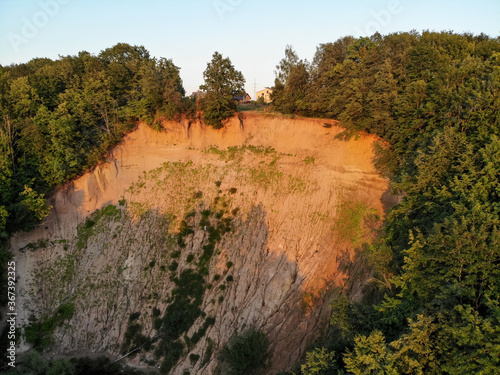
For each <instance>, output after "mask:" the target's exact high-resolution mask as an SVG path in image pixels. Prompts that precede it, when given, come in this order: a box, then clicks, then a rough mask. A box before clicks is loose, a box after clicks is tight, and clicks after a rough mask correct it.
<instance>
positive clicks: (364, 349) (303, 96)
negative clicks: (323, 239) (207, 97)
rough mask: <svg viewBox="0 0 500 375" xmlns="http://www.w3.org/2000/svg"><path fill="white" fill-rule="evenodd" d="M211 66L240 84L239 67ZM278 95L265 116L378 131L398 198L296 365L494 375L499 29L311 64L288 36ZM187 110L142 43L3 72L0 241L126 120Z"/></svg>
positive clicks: (381, 46) (342, 53) (364, 41)
mask: <svg viewBox="0 0 500 375" xmlns="http://www.w3.org/2000/svg"><path fill="white" fill-rule="evenodd" d="M216 62H217V63H218V64H220V65H224V66H225V69H229V71H230V72H231V77H233V78H232V79H233V80H234V82H236V84H235V88H236V89H238V90H240V89H241V87H242V84H243V82H244V78H243V76H242V75H241V73H239V72H237V71H234V67H232V65H231V64H230V61H229V60H227V61H226V60H223V59H222V57H221V56H220V55H218V54H214V60H213V63H214V64H215V63H216ZM211 67H213V66H211V65H210V64H209V66H208V67H207V72H206V73H207V74H209V73H208V72H209V68H211ZM212 86H214V84H212ZM215 86H217V85H215ZM219 86H220V85H219ZM222 86H223V85H222ZM210 87H211V84H210V82H209V80H207V77H206V84H205V88H207V89H210ZM273 89H274V91H273V103H272V105H271V107H272V108H273V110H274V111H276V112H280V113H282V114H284V115H287V116H305V117H319V118H325V119H335V120H338V121H339V122H340V125H341V126H342V127H343V128H344V129H345V130H344V131H343V133H342V134H341V138H343V139H348V138H350V137H356V136H357V135H356V134H357V133H358V132H359V131H364V132H368V133H371V134H375V135H377V136H378V137H380V141H379V142H378V143H377V150H376V151H377V158H376V160H375V163H376V166H377V168H378V170H379V172H380V173H381V174H382V175H384V176H385V177H387V178H388V179H389V180H390V182H391V186H392V189H393V191H394V192H395V193H398V194H403V195H404V198H403V200H402V202H401V203H400V204H398V205H397V206H395V207H394V208H393V209H391V210H390V211H389V212H388V214H387V216H386V219H385V223H384V225H383V227H382V228H381V229H380V233H379V237H378V240H377V241H376V242H375V243H372V244H369V245H368V244H365V245H363V246H360V247H359V248H358V249H357V250H356V251H357V256H358V257H360V258H362V259H365V260H366V262H368V263H369V264H370V266H371V269H372V277H371V278H370V281H369V282H368V283H367V285H366V287H365V292H364V298H363V299H362V300H360V301H352V300H351V299H350V298H349V296H348V295H347V294H345V293H343V291H342V290H339V291H338V292H337V296H336V298H335V299H334V301H333V303H332V306H331V307H332V318H331V322H330V323H331V324H330V326H329V328H328V330H327V331H326V332H324V335H323V337H322V339H321V340H319V341H318V342H317V343H316V344H315V345H314V347H313V348H311V350H309V351H308V352H307V354H306V356H305V358H304V362H303V363H302V364H298V365H297V366H296V368H295V369H294V374H297V375H298V374H303V375H313V374H317V375H327V374H348V373H349V374H479V373H481V374H496V373H498V372H499V368H500V229H499V226H500V139H499V137H500V38H492V37H489V36H486V35H483V34H481V35H472V34H456V33H453V32H429V31H424V32H415V31H412V32H401V33H394V34H389V35H385V36H382V35H380V34H378V33H377V34H374V35H373V36H371V37H369V38H368V37H362V38H354V37H343V38H340V39H338V40H337V41H335V42H333V43H325V44H321V45H320V46H318V47H317V51H316V54H315V56H314V58H313V59H312V62H309V61H307V60H305V59H300V58H299V57H298V55H297V54H296V52H295V51H294V50H293V48H292V47H291V46H289V47H287V48H286V50H285V57H284V58H283V59H282V60H281V61H280V62H279V64H278V65H277V67H276V80H275V85H274V87H273ZM233 91H235V90H232V89H230V90H229V91H227V93H224V97H225V98H226V99H227V97H228V96H230V95H233V94H234V92H233ZM226 102H227V103H226V107H225V108H224V116H222V117H221V116H212V117H208V119H209V121H208V123H210V121H214V122H213V124H211V125H212V126H214V127H216V128H218V127H219V126H220V124H222V121H223V119H224V118H225V117H227V116H228V114H229V113H230V112H231V111H234V110H235V108H236V107H235V105H234V103H233V102H232V101H231V100H229V101H227V100H226ZM212 104H213V103H212ZM212 107H213V106H212ZM212 107H210V106H207V108H212ZM197 109H200V108H197V107H196V104H194V102H193V101H192V100H190V99H188V98H185V93H184V89H183V87H182V82H181V79H180V76H179V68H178V67H177V66H175V65H174V64H173V62H172V61H171V60H168V59H164V58H161V59H156V58H152V57H151V56H150V55H149V52H148V51H147V50H146V49H145V48H144V47H137V46H130V45H128V44H118V45H116V46H114V47H112V48H109V49H106V50H104V51H102V52H101V53H100V54H99V55H98V56H94V55H91V54H89V53H87V52H81V53H79V54H78V56H65V57H60V59H58V60H56V61H53V60H50V59H34V60H31V61H30V62H28V63H25V64H19V65H11V66H6V67H0V114H1V119H0V236H1V237H2V238H3V240H5V239H6V238H8V236H9V235H11V234H12V233H14V232H15V231H18V230H29V229H30V228H33V226H35V225H38V223H39V222H40V219H41V218H43V217H44V216H45V215H46V214H47V212H48V210H49V207H47V205H46V204H45V198H46V197H47V196H48V195H49V194H50V192H51V191H53V189H55V188H56V187H58V186H61V185H62V184H64V183H66V182H67V181H70V180H71V179H72V178H74V177H76V176H78V175H80V174H81V173H83V172H84V171H86V170H89V169H91V168H92V167H93V166H95V165H96V164H97V163H98V162H99V161H100V160H102V158H103V157H104V156H105V154H106V152H107V150H109V148H110V147H111V146H112V145H114V144H116V143H117V142H119V141H120V140H121V139H122V137H123V135H124V134H125V133H126V132H127V131H129V130H130V129H132V128H133V127H134V126H135V124H136V123H137V121H140V120H142V121H145V122H146V123H148V124H150V125H151V126H153V127H155V126H156V127H158V128H159V121H160V119H162V118H168V119H179V118H180V117H181V116H193V113H194V112H195V111H196V110H197ZM6 257H8V254H7V253H6V251H5V250H4V249H3V250H2V258H6ZM3 263H6V262H3ZM4 294H5V293H2V298H3V296H4ZM285 373H286V372H283V374H285Z"/></svg>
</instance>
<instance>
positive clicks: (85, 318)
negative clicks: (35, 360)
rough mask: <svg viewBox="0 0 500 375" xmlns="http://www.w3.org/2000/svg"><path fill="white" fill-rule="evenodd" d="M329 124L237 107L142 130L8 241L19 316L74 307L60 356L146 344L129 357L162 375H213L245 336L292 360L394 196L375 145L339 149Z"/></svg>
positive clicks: (275, 360)
mask: <svg viewBox="0 0 500 375" xmlns="http://www.w3.org/2000/svg"><path fill="white" fill-rule="evenodd" d="M327 123H328V124H329V125H325V121H324V120H315V119H287V118H281V117H272V116H267V115H262V114H255V113H246V114H240V117H239V118H238V117H236V116H235V117H234V118H232V119H231V120H230V121H229V123H228V124H227V126H226V127H225V128H224V129H221V130H213V129H211V128H207V127H206V126H204V125H202V124H200V123H198V122H193V123H188V122H181V123H174V122H168V123H166V124H165V129H164V131H163V132H155V131H153V130H152V129H150V128H149V127H147V126H145V125H139V127H138V129H137V130H135V131H134V132H132V133H130V134H129V135H128V136H127V137H126V138H125V140H124V142H123V143H122V144H121V145H119V146H118V147H116V148H115V149H114V150H113V152H112V154H111V155H109V157H108V159H107V162H106V163H105V164H103V165H101V166H99V167H97V168H96V169H95V170H94V171H93V172H89V173H87V174H85V175H84V176H82V177H81V178H79V179H77V180H75V181H73V182H72V183H71V184H68V185H67V186H65V187H64V188H62V189H60V190H59V191H58V192H57V193H56V194H54V196H53V197H51V198H50V199H49V204H51V205H52V206H53V210H52V212H51V214H50V216H48V217H47V218H46V220H45V221H44V223H43V224H42V225H41V226H40V227H39V228H38V229H37V230H35V231H34V232H31V233H22V234H19V235H17V236H15V237H14V238H12V239H11V241H10V246H11V249H12V250H13V251H14V254H15V259H16V261H17V268H18V272H19V281H18V290H19V291H20V296H19V298H20V301H19V302H18V304H19V305H20V306H21V305H22V306H23V307H22V311H19V313H20V315H19V317H18V319H20V320H21V321H22V322H24V323H25V324H28V317H29V316H30V315H35V316H37V317H40V316H42V315H43V314H51V313H54V312H55V311H56V310H57V308H58V307H59V306H61V305H63V304H71V306H74V314H73V316H72V318H71V319H69V320H67V321H66V322H65V324H64V325H61V326H60V327H59V328H57V330H56V331H55V334H54V342H55V351H56V352H58V353H72V352H77V353H92V352H97V353H107V354H109V355H112V356H116V357H118V356H119V355H120V353H125V352H128V351H131V350H134V349H135V348H137V347H139V346H141V345H144V346H143V349H142V350H141V351H138V354H137V355H135V356H130V357H127V361H128V362H129V363H132V364H137V365H140V366H143V367H149V366H151V367H152V366H155V367H158V365H159V364H163V365H162V366H163V370H164V372H168V371H170V373H172V374H182V373H183V372H184V371H185V370H186V369H187V370H188V371H189V373H191V374H211V373H213V372H214V370H215V368H216V366H217V352H218V350H220V349H221V348H222V346H223V345H224V344H225V343H226V342H227V341H228V340H229V339H230V338H231V336H232V335H233V334H234V333H235V332H237V331H239V332H241V331H242V330H244V329H246V328H249V327H253V328H256V329H260V330H262V331H263V332H265V333H266V335H267V337H268V339H269V341H270V353H271V359H270V366H269V368H268V373H270V374H275V373H276V372H277V371H279V370H283V369H285V368H287V367H290V366H291V365H293V364H294V363H295V362H296V361H297V360H298V359H299V358H300V356H301V355H302V354H303V353H304V351H305V350H306V346H307V345H308V344H309V343H310V342H311V341H312V340H313V339H314V338H316V337H317V335H318V333H319V332H320V330H321V329H322V328H324V327H325V325H326V324H328V319H329V302H330V301H331V294H332V292H333V291H334V290H336V289H337V290H338V289H342V288H344V287H345V285H346V283H347V282H348V281H349V280H348V276H347V273H346V272H347V271H346V270H347V268H349V267H350V268H351V269H352V268H353V267H354V268H356V267H358V266H356V264H352V263H351V262H350V261H351V260H352V258H353V254H354V250H353V249H354V247H355V246H356V245H359V244H361V243H362V242H363V241H365V240H369V238H370V236H371V235H372V234H371V232H370V228H371V229H373V228H374V227H376V225H377V224H376V219H375V218H376V215H377V214H378V215H383V207H384V205H390V204H391V203H392V202H391V197H390V196H389V195H388V194H386V190H387V183H386V181H385V180H384V179H382V178H381V177H380V176H378V175H377V174H376V172H375V170H374V168H373V165H372V157H373V151H372V145H373V142H374V141H375V139H374V138H373V137H371V136H366V135H361V136H360V137H359V138H358V139H357V140H350V141H339V140H335V139H334V136H335V135H336V134H337V133H339V132H340V129H339V128H337V127H336V126H335V124H334V123H333V122H332V121H329V122H327ZM358 270H361V268H360V267H358ZM358 274H359V272H358ZM351 275H352V273H351ZM364 276H367V275H363V274H362V272H361V276H360V277H361V278H363V277H364ZM350 281H351V283H349V285H350V286H351V293H356V292H359V280H350ZM152 338H154V340H151V339H152ZM150 341H153V343H152V344H151V345H149V344H148V343H149V342H150ZM155 354H156V355H155ZM165 358H167V359H165ZM165 362H168V363H167V364H165Z"/></svg>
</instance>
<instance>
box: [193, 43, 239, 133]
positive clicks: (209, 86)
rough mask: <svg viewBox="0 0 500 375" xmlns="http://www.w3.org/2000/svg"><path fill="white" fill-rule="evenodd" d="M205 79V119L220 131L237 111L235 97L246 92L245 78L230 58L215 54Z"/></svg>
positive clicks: (206, 70) (206, 71) (204, 74)
mask: <svg viewBox="0 0 500 375" xmlns="http://www.w3.org/2000/svg"><path fill="white" fill-rule="evenodd" d="M203 78H204V79H205V84H203V85H201V86H200V88H201V89H202V90H206V91H207V94H206V95H205V104H204V119H205V122H206V123H207V124H208V125H211V126H213V127H214V128H215V129H219V128H221V127H222V121H223V120H225V119H226V118H228V117H229V116H231V115H232V114H233V113H234V111H235V110H236V101H235V99H234V96H235V95H237V94H239V93H241V92H242V91H243V90H244V85H245V78H244V77H243V74H242V73H241V72H240V71H238V70H236V69H235V68H234V66H233V64H232V63H231V60H229V57H226V58H223V57H222V55H221V54H220V53H219V52H215V53H214V54H213V56H212V61H211V62H209V63H208V64H207V69H205V71H204V72H203Z"/></svg>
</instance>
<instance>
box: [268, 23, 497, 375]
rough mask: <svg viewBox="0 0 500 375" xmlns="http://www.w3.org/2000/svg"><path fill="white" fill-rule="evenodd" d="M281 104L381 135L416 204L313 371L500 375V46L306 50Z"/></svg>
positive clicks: (373, 255)
mask: <svg viewBox="0 0 500 375" xmlns="http://www.w3.org/2000/svg"><path fill="white" fill-rule="evenodd" d="M273 94H274V102H273V104H274V106H275V108H276V109H277V110H278V111H281V112H282V113H285V114H290V115H302V116H314V117H324V118H334V119H337V120H339V121H340V122H341V124H342V126H343V127H344V128H345V131H344V132H343V133H342V137H345V138H349V137H352V136H355V132H356V131H359V130H361V131H366V132H369V133H372V134H376V135H378V136H379V137H380V138H381V141H380V142H379V144H378V150H377V155H378V156H377V160H376V165H377V167H378V169H379V171H380V172H381V173H382V174H383V175H385V176H386V177H388V178H389V179H390V181H391V184H392V188H393V189H394V191H395V192H398V193H403V194H404V199H403V200H402V202H401V203H400V204H399V205H397V206H396V207H394V208H393V209H392V210H391V211H390V212H389V213H388V215H387V218H386V221H385V224H384V227H383V229H382V230H381V232H380V236H379V239H378V241H377V242H376V243H375V244H371V245H369V246H364V247H362V248H360V249H358V255H359V257H364V258H365V259H367V261H368V262H370V263H371V265H372V267H373V277H372V280H371V282H370V283H369V284H368V285H367V286H366V292H365V298H364V300H362V301H358V302H352V301H349V299H348V297H347V296H345V295H343V294H342V291H339V297H338V298H337V299H336V300H335V301H334V303H333V305H332V309H333V314H332V320H331V326H330V329H329V332H328V334H326V336H327V337H326V338H325V339H324V342H322V343H318V345H317V347H316V348H314V349H312V350H311V351H309V352H308V353H307V358H306V362H305V363H304V364H303V365H302V366H301V369H300V373H301V374H304V375H311V374H342V373H353V374H496V373H498V371H499V368H500V355H499V354H500V306H499V303H500V268H499V266H500V231H499V224H500V216H499V214H500V184H499V182H500V140H499V136H500V39H499V38H496V39H494V38H490V37H488V36H486V35H478V36H474V35H470V34H462V35H458V34H454V33H452V32H441V33H436V32H422V33H417V32H410V33H396V34H390V35H387V36H381V35H379V34H375V35H373V36H372V37H370V38H352V37H344V38H341V39H339V40H337V41H336V42H334V43H326V44H322V45H320V46H319V47H317V51H316V54H315V56H314V59H313V61H312V62H311V63H310V62H308V61H306V60H302V59H299V57H298V56H297V54H296V53H295V52H294V51H293V49H292V47H287V49H286V51H285V57H284V58H283V60H281V61H280V63H279V65H278V66H277V71H276V81H275V87H274V93H273Z"/></svg>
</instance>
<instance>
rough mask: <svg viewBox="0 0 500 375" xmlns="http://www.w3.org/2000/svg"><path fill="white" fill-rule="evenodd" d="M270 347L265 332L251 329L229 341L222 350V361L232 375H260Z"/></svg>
mask: <svg viewBox="0 0 500 375" xmlns="http://www.w3.org/2000/svg"><path fill="white" fill-rule="evenodd" d="M268 346H269V342H268V340H267V338H266V335H265V334H264V333H263V332H261V331H258V330H255V329H249V330H247V331H245V332H243V333H241V334H237V335H235V336H233V337H232V338H231V339H230V340H229V342H228V343H227V344H226V345H225V346H224V347H223V348H222V352H221V361H222V362H223V365H228V367H229V369H228V372H227V373H229V374H231V375H253V374H259V373H260V371H261V369H262V368H263V367H265V365H266V360H267V357H268V353H267V350H268Z"/></svg>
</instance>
